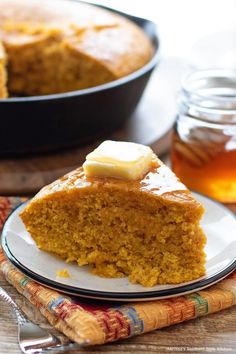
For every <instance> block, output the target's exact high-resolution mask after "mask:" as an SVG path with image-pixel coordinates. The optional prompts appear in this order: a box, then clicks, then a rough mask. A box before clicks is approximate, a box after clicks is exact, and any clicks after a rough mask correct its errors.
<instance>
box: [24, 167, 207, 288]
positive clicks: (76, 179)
mask: <svg viewBox="0 0 236 354" xmlns="http://www.w3.org/2000/svg"><path fill="white" fill-rule="evenodd" d="M203 211H204V209H203V207H202V205H201V204H200V203H199V202H197V201H196V200H195V199H194V198H193V196H192V195H191V193H190V192H189V191H188V190H187V189H186V187H185V186H184V185H183V184H182V183H181V182H180V181H179V180H178V179H177V177H176V176H175V175H174V174H173V173H172V172H171V171H170V170H169V169H168V168H167V167H166V166H165V165H164V164H163V163H162V162H161V161H160V160H157V163H156V165H155V164H153V166H152V169H151V170H150V171H149V172H148V173H147V174H146V175H145V176H144V177H143V178H142V179H141V180H137V181H128V182H127V181H125V180H121V179H115V178H87V177H86V176H85V174H84V171H83V169H81V168H78V169H76V170H74V171H72V172H71V173H69V174H68V175H66V176H64V177H62V178H60V179H59V180H57V181H55V182H53V183H52V184H51V185H49V186H46V187H45V188H43V189H42V190H41V191H40V192H39V193H38V194H37V195H36V196H35V197H34V198H33V199H32V200H31V202H30V203H29V204H28V205H27V206H26V208H25V209H24V210H23V212H22V213H21V215H20V216H21V218H22V220H23V222H24V223H25V225H26V228H27V230H28V231H29V233H30V234H31V236H32V237H33V239H34V240H35V241H36V244H37V245H38V247H40V249H42V250H45V251H48V252H52V253H54V254H57V255H58V256H60V257H61V258H63V259H64V260H65V261H67V262H70V261H76V262H77V263H78V265H79V266H83V265H90V266H92V272H93V273H94V274H97V275H99V276H102V277H108V278H109V277H124V276H127V277H129V280H130V281H131V282H132V283H139V284H141V285H143V286H145V287H151V286H154V285H156V284H167V283H173V284H178V283H181V282H186V281H191V280H193V279H196V278H199V277H200V276H202V275H204V273H205V253H204V246H205V243H206V237H205V235H204V233H203V231H202V229H201V227H200V225H199V221H200V218H201V216H202V214H203Z"/></svg>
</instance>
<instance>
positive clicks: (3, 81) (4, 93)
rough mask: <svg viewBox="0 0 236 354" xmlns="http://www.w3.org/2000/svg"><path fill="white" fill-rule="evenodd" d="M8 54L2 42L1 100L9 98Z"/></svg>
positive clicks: (0, 54)
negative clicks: (7, 85)
mask: <svg viewBox="0 0 236 354" xmlns="http://www.w3.org/2000/svg"><path fill="white" fill-rule="evenodd" d="M6 84H7V71H6V54H5V51H4V48H3V46H2V44H1V42H0V98H6V97H7V87H6Z"/></svg>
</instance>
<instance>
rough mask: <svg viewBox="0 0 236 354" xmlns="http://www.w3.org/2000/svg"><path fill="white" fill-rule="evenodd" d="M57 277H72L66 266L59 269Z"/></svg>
mask: <svg viewBox="0 0 236 354" xmlns="http://www.w3.org/2000/svg"><path fill="white" fill-rule="evenodd" d="M57 277H61V278H70V273H69V272H68V270H67V269H66V268H64V269H61V270H58V271H57Z"/></svg>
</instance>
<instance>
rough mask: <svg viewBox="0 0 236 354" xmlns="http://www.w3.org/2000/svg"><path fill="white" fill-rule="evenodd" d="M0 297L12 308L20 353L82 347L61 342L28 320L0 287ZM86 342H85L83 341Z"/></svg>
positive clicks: (31, 353)
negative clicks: (15, 320)
mask: <svg viewBox="0 0 236 354" xmlns="http://www.w3.org/2000/svg"><path fill="white" fill-rule="evenodd" d="M0 297H1V298H2V299H3V300H5V301H6V302H7V303H8V304H9V305H11V307H12V308H13V310H14V312H15V314H16V318H17V324H18V343H19V346H20V349H21V351H22V353H24V354H38V353H44V352H48V351H50V352H53V353H55V351H56V352H60V351H63V350H76V349H79V348H81V347H82V345H79V344H77V343H73V342H71V343H69V344H63V343H62V341H61V340H60V339H59V338H57V337H55V336H54V335H53V334H52V333H50V332H49V331H47V330H46V329H43V328H41V327H39V326H38V325H36V324H34V323H32V322H31V321H29V320H28V319H27V318H26V317H25V316H24V315H23V313H22V312H21V310H20V308H19V307H18V305H17V304H16V303H15V301H14V300H13V299H12V298H11V296H10V295H9V294H8V293H7V292H6V291H5V290H4V289H3V288H2V287H0ZM85 344H86V343H85Z"/></svg>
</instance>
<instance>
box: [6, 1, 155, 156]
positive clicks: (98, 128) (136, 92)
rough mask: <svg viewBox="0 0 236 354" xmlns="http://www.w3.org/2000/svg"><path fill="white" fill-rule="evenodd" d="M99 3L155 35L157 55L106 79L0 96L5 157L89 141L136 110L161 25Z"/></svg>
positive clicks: (107, 132) (150, 69) (147, 32)
mask: <svg viewBox="0 0 236 354" xmlns="http://www.w3.org/2000/svg"><path fill="white" fill-rule="evenodd" d="M71 1H74V0H71ZM94 6H95V5H94ZM100 7H103V8H105V9H108V10H110V11H113V12H116V13H118V14H120V15H122V16H125V17H126V18H128V19H130V20H131V21H133V22H135V23H136V24H137V25H138V26H140V27H141V28H142V29H143V30H144V32H145V33H146V34H147V35H148V37H149V38H150V39H151V40H152V43H153V46H154V50H155V52H154V56H153V57H152V59H151V60H150V61H149V62H148V63H147V64H146V65H144V66H143V67H142V68H141V69H139V70H137V71H135V72H134V73H132V74H130V75H127V76H125V77H123V78H121V79H118V80H115V81H112V82H110V83H107V84H103V85H99V86H96V87H92V88H88V89H84V90H78V91H71V92H66V93H60V94H53V95H44V96H31V97H19V98H8V99H2V100H0V122H1V123H0V155H1V156H8V155H16V154H23V153H24V154H25V153H36V152H45V151H50V150H55V149H59V148H65V147H72V146H76V145H83V144H85V143H89V142H91V141H93V140H95V139H96V138H101V137H103V136H105V134H109V133H110V132H112V131H114V130H115V129H117V128H119V127H121V126H122V124H123V123H124V122H125V121H126V120H127V119H128V118H129V116H130V115H131V113H132V112H133V111H134V110H135V107H136V106H137V103H138V102H139V100H140V98H141V96H142V93H143V91H144V88H145V86H146V84H147V82H148V79H149V77H150V74H151V72H152V71H153V69H154V67H155V66H156V64H157V63H158V61H159V38H158V35H157V31H156V26H155V24H154V23H153V22H151V21H149V20H146V19H142V18H138V17H135V16H131V15H128V14H125V13H122V12H119V11H115V10H111V9H109V8H107V7H104V6H100Z"/></svg>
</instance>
